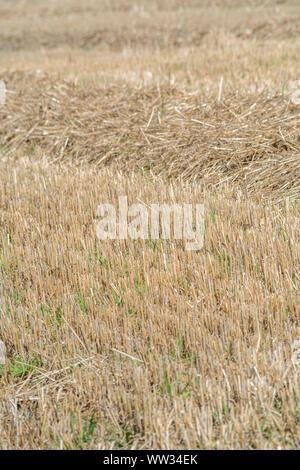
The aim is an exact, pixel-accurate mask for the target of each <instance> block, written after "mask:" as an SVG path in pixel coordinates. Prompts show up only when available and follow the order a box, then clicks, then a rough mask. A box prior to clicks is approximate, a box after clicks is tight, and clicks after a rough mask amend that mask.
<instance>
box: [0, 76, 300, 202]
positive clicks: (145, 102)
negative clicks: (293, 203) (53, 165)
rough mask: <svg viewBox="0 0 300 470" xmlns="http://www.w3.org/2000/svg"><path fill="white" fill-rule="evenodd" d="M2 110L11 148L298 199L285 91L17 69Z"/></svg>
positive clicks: (299, 176) (293, 129) (294, 118)
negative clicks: (82, 78) (114, 80)
mask: <svg viewBox="0 0 300 470" xmlns="http://www.w3.org/2000/svg"><path fill="white" fill-rule="evenodd" d="M8 82H9V83H10V91H11V92H12V93H10V94H9V98H8V100H7V105H6V106H5V107H2V108H1V109H0V138H1V142H2V144H3V145H4V146H5V148H6V149H9V150H11V151H12V152H15V151H16V150H17V149H21V150H22V153H24V151H26V152H27V153H28V152H33V151H36V150H37V149H39V150H40V151H41V152H42V153H43V154H46V155H47V156H48V157H49V158H50V159H51V160H52V161H53V160H70V159H71V160H72V161H73V162H75V163H77V162H83V161H88V162H94V163H95V164H96V165H99V166H105V165H109V164H111V163H114V164H116V165H117V167H118V168H119V169H125V170H132V169H138V168H139V169H141V168H142V169H148V170H151V171H152V172H153V173H155V174H160V175H164V176H167V177H180V178H183V179H185V180H186V179H189V180H200V179H202V181H204V182H205V184H207V185H216V184H220V183H222V182H223V181H226V182H236V183H237V184H238V185H239V186H243V187H244V188H246V189H247V191H249V192H252V191H255V192H260V193H261V194H262V195H264V196H276V197H277V196H278V197H282V196H285V195H289V196H292V197H299V196H300V134H299V125H300V108H299V106H297V105H294V104H293V103H291V102H290V101H289V99H288V97H287V96H284V95H279V94H278V95H274V96H270V95H269V96H267V94H266V92H261V93H260V94H257V93H253V94H251V93H250V92H249V93H243V94H241V93H238V92H237V91H226V93H225V92H224V93H223V94H222V96H219V99H218V97H216V96H215V95H214V94H213V92H211V93H210V92H209V91H207V90H205V92H204V91H203V92H202V91H201V90H197V91H191V90H183V89H178V88H176V87H175V86H172V85H171V84H164V85H162V86H160V87H159V86H153V85H148V86H147V87H145V86H144V87H143V88H141V87H138V86H133V85H128V84H127V86H124V85H123V86H119V85H111V86H110V87H101V86H98V85H96V84H94V83H87V84H85V85H84V86H83V85H82V84H78V83H77V84H76V83H74V82H70V81H62V80H60V81H58V82H57V81H55V80H54V78H53V77H51V76H47V75H45V74H42V76H39V75H38V74H29V73H27V74H23V73H12V74H11V76H9V77H8Z"/></svg>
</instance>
